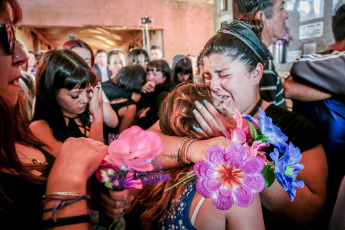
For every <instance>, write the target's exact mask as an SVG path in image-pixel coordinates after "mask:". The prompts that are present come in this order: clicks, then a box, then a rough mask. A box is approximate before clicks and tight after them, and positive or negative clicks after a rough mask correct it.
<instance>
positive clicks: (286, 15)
mask: <svg viewBox="0 0 345 230" xmlns="http://www.w3.org/2000/svg"><path fill="white" fill-rule="evenodd" d="M284 12H285V20H286V19H288V18H289V13H288V12H287V11H286V10H284Z"/></svg>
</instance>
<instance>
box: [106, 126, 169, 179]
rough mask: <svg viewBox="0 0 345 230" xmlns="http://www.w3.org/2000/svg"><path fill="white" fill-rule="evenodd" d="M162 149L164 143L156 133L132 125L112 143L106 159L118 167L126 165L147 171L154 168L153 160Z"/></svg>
mask: <svg viewBox="0 0 345 230" xmlns="http://www.w3.org/2000/svg"><path fill="white" fill-rule="evenodd" d="M162 151H163V143H162V141H161V139H160V138H159V136H158V135H157V134H156V133H154V132H151V131H145V130H143V129H141V128H140V127H139V126H132V127H131V128H128V129H126V130H124V131H123V132H122V133H120V135H119V137H118V139H116V140H114V141H112V142H111V143H110V145H109V149H108V155H107V156H106V157H105V158H104V160H106V161H107V162H108V163H110V164H113V165H116V166H117V167H121V166H126V167H129V168H131V169H133V170H136V171H140V172H147V171H151V170H153V165H152V164H151V160H152V159H154V158H155V157H156V156H158V155H159V154H160V153H161V152H162Z"/></svg>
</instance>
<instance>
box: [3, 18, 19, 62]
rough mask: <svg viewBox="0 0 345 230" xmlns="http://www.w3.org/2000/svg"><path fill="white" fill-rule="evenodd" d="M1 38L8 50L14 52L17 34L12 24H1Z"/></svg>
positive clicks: (9, 52)
mask: <svg viewBox="0 0 345 230" xmlns="http://www.w3.org/2000/svg"><path fill="white" fill-rule="evenodd" d="M0 38H1V43H2V45H3V46H4V48H5V50H6V52H7V53H8V54H9V55H10V54H13V51H14V47H15V45H16V36H15V34H14V28H13V26H12V25H10V24H0Z"/></svg>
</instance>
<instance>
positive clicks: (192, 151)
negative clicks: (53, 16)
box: [0, 0, 345, 230]
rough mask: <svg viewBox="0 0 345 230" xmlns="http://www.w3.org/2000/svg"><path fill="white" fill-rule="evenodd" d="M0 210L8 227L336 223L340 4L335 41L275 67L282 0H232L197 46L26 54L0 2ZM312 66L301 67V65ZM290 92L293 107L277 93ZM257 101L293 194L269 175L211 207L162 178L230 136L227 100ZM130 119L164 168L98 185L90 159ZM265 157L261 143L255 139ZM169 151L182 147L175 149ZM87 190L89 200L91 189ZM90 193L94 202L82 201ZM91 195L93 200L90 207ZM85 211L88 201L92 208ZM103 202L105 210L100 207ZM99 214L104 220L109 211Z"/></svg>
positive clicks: (340, 178) (254, 112)
mask: <svg viewBox="0 0 345 230" xmlns="http://www.w3.org/2000/svg"><path fill="white" fill-rule="evenodd" d="M0 12H1V14H0V34H1V45H0V56H1V61H0V69H1V73H0V130H1V134H0V140H1V143H0V178H1V181H0V220H2V221H3V225H4V226H11V229H24V228H34V229H55V228H56V229H60V228H61V229H90V228H92V229H211V228H214V229H239V230H240V229H277V228H278V229H304V230H307V229H315V228H321V229H328V228H329V229H344V228H345V223H344V218H345V217H344V213H345V210H344V207H345V204H344V200H345V199H344V191H345V189H344V186H345V183H344V171H345V167H344V165H345V164H344V151H345V130H344V129H343V126H344V125H343V122H344V120H345V104H344V92H345V91H344V90H343V89H344V88H345V86H343V82H344V81H343V80H342V78H341V77H342V76H344V77H345V75H344V71H339V68H340V69H341V67H345V58H344V57H345V54H344V52H345V51H344V50H345V45H344V44H345V27H344V25H343V22H344V20H345V5H342V6H341V7H340V8H339V9H338V10H337V12H336V14H335V15H334V16H333V17H332V26H333V33H334V37H335V40H336V42H335V43H334V44H331V45H330V47H329V48H328V49H327V50H326V51H325V52H323V53H320V54H317V55H315V57H311V56H310V55H309V56H308V57H303V56H302V57H301V58H299V59H297V60H296V61H295V62H294V63H293V66H292V69H291V76H290V77H289V78H288V79H287V80H286V81H285V82H284V84H283V82H282V81H281V78H280V76H279V74H278V73H277V71H276V69H275V67H274V64H273V62H272V59H273V57H272V54H271V53H270V52H269V50H268V49H267V48H268V47H269V46H270V45H272V44H273V43H274V42H277V41H278V40H279V39H281V38H282V37H283V34H284V25H285V21H286V19H287V18H288V17H289V15H288V13H287V12H286V11H285V9H284V1H283V0H262V1H260V2H259V3H258V1H254V0H234V1H233V15H234V20H233V21H231V22H223V23H222V24H221V27H220V30H219V31H218V32H217V34H216V35H214V36H213V37H211V38H210V39H209V40H208V41H207V43H206V44H205V46H204V47H200V54H198V55H197V57H195V55H193V54H176V55H175V56H174V58H173V61H172V63H171V64H170V63H169V62H168V61H167V60H166V59H165V58H164V55H163V52H162V50H161V49H160V47H159V46H156V45H154V46H152V47H151V51H150V53H148V52H147V51H146V50H144V49H141V48H133V49H131V50H129V51H128V52H125V51H123V50H120V49H117V48H114V49H112V50H110V51H109V52H107V51H106V50H103V49H99V50H97V52H95V53H94V51H93V49H92V48H91V47H90V46H89V45H88V44H87V43H86V42H84V41H82V40H80V39H78V38H75V37H73V38H71V39H68V40H67V41H66V42H65V43H64V44H63V46H62V47H61V48H58V49H52V50H49V51H45V52H42V53H40V54H39V55H35V54H34V53H32V52H27V51H24V50H23V49H22V47H23V46H22V45H21V44H20V42H19V41H16V37H15V29H14V28H15V25H16V24H18V23H20V21H21V19H22V11H21V8H20V6H19V4H18V2H17V1H16V0H4V1H1V3H0ZM311 76H312V77H311ZM285 98H289V99H290V98H291V99H293V111H289V110H288V109H286V106H285ZM233 109H236V110H238V111H239V113H241V114H246V115H250V116H252V117H253V118H255V119H258V120H259V118H260V117H259V110H264V111H265V113H266V114H267V115H268V116H269V117H270V118H271V119H272V121H273V124H275V125H276V126H278V127H279V128H280V130H281V131H282V132H283V133H284V134H285V135H286V136H287V137H288V139H289V141H290V142H292V143H293V144H294V145H295V146H296V147H298V148H299V149H300V151H301V154H302V160H301V164H303V165H304V169H303V170H301V171H300V172H299V174H298V176H297V179H299V180H303V181H304V187H303V188H300V189H298V190H297V193H296V197H295V199H294V201H293V202H291V201H290V197H289V196H288V195H287V194H286V192H285V190H284V187H282V185H281V184H279V183H278V181H277V180H275V181H274V182H273V184H272V185H271V186H270V187H265V188H264V189H263V190H262V191H261V192H260V193H257V194H255V195H254V198H253V203H252V205H250V206H249V207H247V208H242V207H239V206H237V205H234V206H233V207H232V208H231V209H229V210H219V209H217V208H216V207H215V205H214V203H213V201H212V198H206V199H205V198H204V197H203V196H202V194H201V193H200V192H199V190H198V191H197V185H196V183H195V181H192V182H190V183H189V184H187V185H186V186H183V187H177V188H175V189H173V190H170V191H165V190H166V189H167V188H169V187H171V186H173V185H174V184H175V183H176V182H177V181H178V179H179V178H180V176H181V175H182V174H185V173H188V172H190V171H192V170H193V167H194V165H195V164H196V163H198V162H200V161H202V160H205V159H206V152H207V150H208V149H209V148H210V147H211V146H214V145H220V146H224V147H228V146H230V145H232V144H233V142H232V141H231V140H229V139H228V138H227V137H225V136H224V131H228V130H232V129H235V127H236V125H234V123H236V122H235V121H234V118H233V114H234V110H233ZM132 126H139V127H140V128H142V129H143V130H149V131H153V132H155V133H156V134H158V136H159V137H160V139H161V140H162V142H163V145H164V149H163V151H162V153H161V154H160V155H159V156H158V157H157V158H155V159H154V160H153V163H154V164H156V165H160V170H163V171H165V172H167V173H169V174H170V176H171V180H168V181H164V182H160V183H156V184H150V185H145V186H143V188H142V189H136V190H133V189H123V190H121V191H114V190H111V189H103V190H102V191H101V192H100V190H99V189H98V187H97V186H99V185H97V184H96V183H94V180H93V179H94V178H93V177H94V173H95V171H96V170H97V169H98V167H99V166H100V164H101V162H102V160H103V159H104V157H105V155H106V154H107V150H108V145H109V144H110V143H111V141H113V140H114V139H116V138H117V137H118V136H119V135H120V134H121V133H122V132H123V131H125V130H126V129H128V128H130V127H132ZM266 151H267V152H266V154H267V158H268V159H269V160H272V159H270V158H269V157H268V155H269V153H270V152H271V151H272V149H270V148H268V149H267V150H266ZM181 152H184V154H182V155H181ZM89 200H91V202H90V201H89ZM91 204H92V205H91ZM93 209H95V210H93ZM95 211H96V212H97V213H98V215H96V216H95V215H90V213H93V214H94V212H95ZM101 216H106V217H107V221H105V220H106V219H102V218H101ZM109 220H110V221H109Z"/></svg>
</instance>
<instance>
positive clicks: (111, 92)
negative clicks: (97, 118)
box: [102, 80, 132, 101]
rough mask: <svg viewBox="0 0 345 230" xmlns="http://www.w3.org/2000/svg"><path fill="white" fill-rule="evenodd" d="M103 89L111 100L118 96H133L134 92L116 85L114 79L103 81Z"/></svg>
mask: <svg viewBox="0 0 345 230" xmlns="http://www.w3.org/2000/svg"><path fill="white" fill-rule="evenodd" d="M102 90H103V91H104V93H105V95H106V96H107V98H108V99H109V101H111V100H113V99H118V98H131V96H132V92H129V91H127V90H124V89H122V88H121V87H119V86H117V85H115V84H114V83H113V82H112V80H109V81H106V82H103V83H102Z"/></svg>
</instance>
